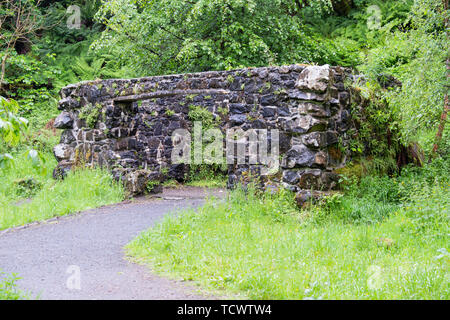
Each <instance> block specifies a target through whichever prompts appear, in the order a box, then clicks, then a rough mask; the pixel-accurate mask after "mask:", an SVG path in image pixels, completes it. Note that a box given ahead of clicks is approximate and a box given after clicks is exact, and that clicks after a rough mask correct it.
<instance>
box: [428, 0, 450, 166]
mask: <svg viewBox="0 0 450 320" xmlns="http://www.w3.org/2000/svg"><path fill="white" fill-rule="evenodd" d="M442 2H443V4H444V10H445V14H446V16H445V21H444V26H445V30H446V35H447V40H448V39H449V36H448V17H447V11H448V0H443V1H442ZM447 55H448V52H447ZM445 64H446V68H447V70H446V72H447V75H446V76H447V79H448V78H449V77H450V73H449V72H450V57H448V56H447V60H446V62H445ZM448 89H449V87H448V86H447V83H446V84H445V96H444V109H443V110H442V114H441V121H440V122H439V128H438V132H437V133H436V139H435V142H434V145H433V150H432V151H431V157H430V161H431V159H432V158H434V157H435V156H436V152H437V151H438V149H439V144H440V143H441V140H442V134H443V132H444V128H445V123H446V122H447V114H448V110H449V106H448Z"/></svg>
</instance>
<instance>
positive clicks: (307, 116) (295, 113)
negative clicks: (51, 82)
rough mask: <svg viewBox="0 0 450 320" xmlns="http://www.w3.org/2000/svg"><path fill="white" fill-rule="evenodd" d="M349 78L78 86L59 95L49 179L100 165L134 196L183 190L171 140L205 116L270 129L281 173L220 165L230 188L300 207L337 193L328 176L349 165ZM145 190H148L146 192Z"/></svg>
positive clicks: (323, 74) (344, 72)
mask: <svg viewBox="0 0 450 320" xmlns="http://www.w3.org/2000/svg"><path fill="white" fill-rule="evenodd" d="M352 80H353V76H352V74H351V71H350V70H348V69H345V68H341V67H330V66H328V65H325V66H306V65H291V66H282V67H265V68H249V69H242V70H233V71H221V72H216V71H212V72H203V73H193V74H181V75H167V76H155V77H148V78H139V79H115V80H98V81H89V82H82V83H78V84H74V85H69V86H67V87H65V88H63V89H62V90H61V100H60V102H59V108H60V110H61V111H62V112H61V114H60V115H59V116H58V117H57V119H56V120H55V126H56V127H57V128H60V129H63V130H64V131H63V132H62V135H61V141H60V144H58V145H57V146H55V148H54V154H55V157H56V158H57V160H58V166H57V168H56V169H55V171H54V175H55V177H57V176H64V174H65V172H67V170H70V168H71V167H73V166H75V165H84V166H94V165H99V166H103V167H107V168H109V169H110V170H111V171H112V172H113V174H114V175H115V177H116V178H117V179H122V180H123V181H124V183H125V184H126V186H127V187H128V189H129V190H130V192H131V193H133V194H139V193H142V192H144V191H145V190H147V191H148V190H150V189H151V190H152V191H159V190H160V183H161V182H162V181H164V180H167V179H177V180H178V181H183V179H185V177H186V173H187V172H188V170H189V165H187V164H176V163H171V154H172V151H173V148H174V141H173V139H172V134H173V132H174V131H175V130H177V129H187V130H190V131H191V130H192V127H193V120H194V119H193V118H192V110H193V109H195V108H200V109H201V110H208V112H207V114H209V115H211V119H212V120H213V122H214V124H215V125H216V126H217V127H218V128H220V129H221V130H222V131H224V132H225V131H226V130H227V129H232V128H233V129H236V128H241V129H242V130H244V131H245V130H249V129H268V130H271V129H278V130H279V137H278V139H277V141H272V140H273V139H272V136H271V134H270V133H269V135H268V140H269V150H270V146H271V145H272V144H273V143H279V151H280V159H279V160H280V169H279V170H278V172H276V173H273V174H271V175H269V176H261V168H262V167H264V166H263V165H260V164H252V165H249V164H238V163H237V161H235V162H234V163H229V164H228V176H229V181H228V185H229V187H233V186H235V185H236V184H237V183H239V182H244V183H246V182H248V181H250V180H252V179H255V180H257V182H258V183H260V184H262V185H264V186H266V187H272V188H277V187H279V186H280V185H283V186H284V187H287V188H289V189H291V190H293V191H295V192H296V193H297V199H298V201H299V204H302V203H304V202H306V201H308V199H309V198H310V197H311V196H314V195H317V194H319V193H320V192H325V191H329V190H332V189H334V188H335V187H336V185H337V181H338V177H337V175H336V174H335V172H334V171H335V169H336V168H338V167H340V166H342V165H343V164H344V163H345V161H346V157H347V152H346V144H347V141H348V139H349V129H350V128H351V121H350V105H351V102H352V101H353V100H355V99H353V98H354V97H352V93H351V91H350V90H349V89H347V88H346V85H345V84H347V83H349V82H351V81H352ZM148 186H151V188H148Z"/></svg>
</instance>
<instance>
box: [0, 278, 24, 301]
mask: <svg viewBox="0 0 450 320" xmlns="http://www.w3.org/2000/svg"><path fill="white" fill-rule="evenodd" d="M18 279H19V278H18V277H17V276H16V275H14V274H13V275H6V274H5V273H3V272H1V271H0V300H23V299H28V296H27V295H26V294H25V293H23V292H22V291H20V290H18V289H17V286H16V281H17V280H18Z"/></svg>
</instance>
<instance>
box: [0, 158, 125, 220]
mask: <svg viewBox="0 0 450 320" xmlns="http://www.w3.org/2000/svg"><path fill="white" fill-rule="evenodd" d="M46 157H47V158H48V159H47V160H48V162H47V163H48V167H50V168H51V164H52V161H53V162H54V160H53V158H52V156H51V155H46ZM0 181H1V182H2V183H1V184H0V229H5V228H9V227H14V226H19V225H23V224H26V223H29V222H32V221H39V220H45V219H48V218H52V217H55V216H62V215H65V214H69V213H73V212H77V211H81V210H86V209H89V208H95V207H98V206H102V205H106V204H111V203H116V202H120V201H121V200H123V197H124V193H123V188H122V186H121V185H120V184H119V183H116V182H115V181H114V180H113V178H112V176H111V175H110V174H109V173H108V172H106V171H104V170H101V169H80V170H77V171H74V172H71V173H69V175H68V176H67V177H66V178H65V179H64V180H63V181H55V180H53V179H52V178H51V172H47V174H45V175H42V174H40V173H39V172H38V171H37V169H35V168H33V167H32V166H31V165H30V163H28V161H27V160H26V159H25V158H20V157H19V158H17V159H16V161H15V165H14V167H13V168H9V169H5V170H2V171H0Z"/></svg>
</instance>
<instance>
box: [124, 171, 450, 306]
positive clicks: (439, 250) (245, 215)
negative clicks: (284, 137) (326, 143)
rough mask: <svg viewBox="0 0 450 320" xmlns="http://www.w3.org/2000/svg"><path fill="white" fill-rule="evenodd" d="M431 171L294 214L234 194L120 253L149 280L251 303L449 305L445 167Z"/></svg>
mask: <svg viewBox="0 0 450 320" xmlns="http://www.w3.org/2000/svg"><path fill="white" fill-rule="evenodd" d="M439 166H440V167H439ZM439 166H438V167H439V168H438V169H436V170H437V172H439V174H438V176H439V178H438V179H434V180H433V181H431V180H430V181H428V180H427V179H428V178H430V177H431V176H432V175H433V174H435V173H430V172H429V173H430V174H429V173H427V170H428V171H433V170H435V169H433V168H425V169H423V170H421V171H420V172H415V169H411V170H409V171H408V170H406V171H405V176H404V177H400V178H397V179H389V178H387V177H384V178H375V177H368V178H366V179H364V180H363V181H362V182H361V183H360V184H358V185H354V186H352V187H350V190H348V191H347V193H346V194H345V195H344V196H341V197H339V196H335V197H333V198H331V199H328V200H326V201H325V203H323V204H322V205H320V206H316V207H312V208H310V209H309V210H304V211H302V212H300V213H299V212H298V211H297V209H296V208H295V206H294V204H293V202H292V198H291V197H290V196H289V194H288V193H287V192H284V191H283V192H281V193H280V194H277V195H268V194H265V195H261V194H258V193H256V192H250V193H247V194H245V193H244V192H242V191H240V190H237V191H235V192H233V193H232V194H231V196H230V198H229V199H228V201H226V202H216V201H209V202H208V203H207V204H206V205H205V206H204V207H202V208H200V209H199V210H198V211H188V212H185V213H184V214H182V215H180V216H178V217H173V216H171V217H167V218H166V219H165V220H164V221H163V222H162V223H160V224H159V225H157V226H156V227H154V228H152V229H150V230H148V231H146V232H144V233H142V234H141V235H140V236H138V237H137V238H136V239H135V240H134V241H133V242H131V243H130V244H129V245H128V246H127V250H128V253H129V255H130V256H132V257H134V258H136V259H138V261H142V262H144V263H147V264H149V265H150V266H151V267H152V268H153V269H154V270H156V271H159V272H162V273H169V274H170V275H172V276H174V277H182V278H184V279H187V280H195V281H198V282H199V283H201V284H203V285H204V286H206V287H207V288H210V289H224V290H226V291H229V292H234V293H240V294H243V295H245V296H248V297H249V298H254V299H319V298H321V299H448V298H449V277H448V274H449V273H448V267H449V255H448V253H447V247H448V213H449V211H448V208H449V206H448V205H449V197H448V195H449V185H448V183H449V180H448V177H446V175H447V174H446V171H443V167H442V166H444V167H446V166H448V163H447V164H444V165H443V164H440V165H439ZM435 177H436V174H435ZM414 181H415V182H414ZM436 181H439V184H436ZM406 183H408V184H409V185H406ZM428 188H431V189H428ZM433 190H434V192H433ZM425 206H426V207H427V208H428V209H427V210H428V211H427V212H423V209H424V207H425ZM424 226H426V227H424Z"/></svg>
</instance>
